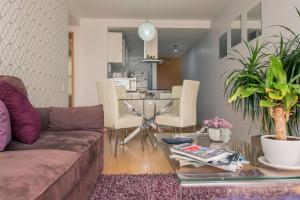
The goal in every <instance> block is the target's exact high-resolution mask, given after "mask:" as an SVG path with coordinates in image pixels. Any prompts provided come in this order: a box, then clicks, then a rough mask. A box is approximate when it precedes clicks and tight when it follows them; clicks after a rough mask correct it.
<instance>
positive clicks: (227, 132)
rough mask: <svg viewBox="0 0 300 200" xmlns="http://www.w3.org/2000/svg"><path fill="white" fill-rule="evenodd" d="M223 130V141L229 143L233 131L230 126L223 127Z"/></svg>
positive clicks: (221, 130)
mask: <svg viewBox="0 0 300 200" xmlns="http://www.w3.org/2000/svg"><path fill="white" fill-rule="evenodd" d="M220 132H221V137H222V141H223V142H224V143H228V142H229V140H230V138H231V131H230V129H228V128H221V129H220Z"/></svg>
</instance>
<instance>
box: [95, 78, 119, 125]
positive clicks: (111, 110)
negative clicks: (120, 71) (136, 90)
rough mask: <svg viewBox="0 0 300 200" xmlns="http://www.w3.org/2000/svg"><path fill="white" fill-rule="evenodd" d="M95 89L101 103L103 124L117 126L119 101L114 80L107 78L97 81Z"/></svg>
mask: <svg viewBox="0 0 300 200" xmlns="http://www.w3.org/2000/svg"><path fill="white" fill-rule="evenodd" d="M97 91H98V96H99V102H100V104H103V110H104V126H105V127H106V128H117V127H116V126H118V121H119V117H120V116H119V115H120V114H119V101H118V97H117V90H116V86H115V84H114V82H113V81H112V80H109V79H105V80H101V81H98V82H97Z"/></svg>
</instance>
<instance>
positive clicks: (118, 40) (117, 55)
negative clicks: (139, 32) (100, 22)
mask: <svg viewBox="0 0 300 200" xmlns="http://www.w3.org/2000/svg"><path fill="white" fill-rule="evenodd" d="M107 48H108V49H107V54H108V63H121V64H122V65H123V66H125V65H126V44H125V40H124V38H123V35H122V33H119V32H108V47H107Z"/></svg>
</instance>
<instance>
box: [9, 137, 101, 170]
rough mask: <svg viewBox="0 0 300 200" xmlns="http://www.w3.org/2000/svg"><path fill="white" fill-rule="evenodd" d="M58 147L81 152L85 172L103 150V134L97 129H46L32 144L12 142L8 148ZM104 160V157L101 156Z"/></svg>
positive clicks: (57, 148)
mask: <svg viewBox="0 0 300 200" xmlns="http://www.w3.org/2000/svg"><path fill="white" fill-rule="evenodd" d="M35 149H56V150H68V151H73V152H77V153H80V154H81V156H80V160H81V162H80V171H81V174H84V173H85V172H86V170H87V168H88V166H89V164H90V163H91V162H92V161H93V160H94V159H95V158H96V157H97V156H99V155H100V153H101V152H102V151H103V134H102V133H101V132H95V131H46V132H43V133H42V134H40V138H39V140H37V141H36V142H35V143H34V144H32V145H26V144H22V143H20V142H18V141H13V142H11V143H10V144H9V145H8V146H7V148H6V150H7V151H19V150H35ZM99 159H101V162H103V161H102V158H99Z"/></svg>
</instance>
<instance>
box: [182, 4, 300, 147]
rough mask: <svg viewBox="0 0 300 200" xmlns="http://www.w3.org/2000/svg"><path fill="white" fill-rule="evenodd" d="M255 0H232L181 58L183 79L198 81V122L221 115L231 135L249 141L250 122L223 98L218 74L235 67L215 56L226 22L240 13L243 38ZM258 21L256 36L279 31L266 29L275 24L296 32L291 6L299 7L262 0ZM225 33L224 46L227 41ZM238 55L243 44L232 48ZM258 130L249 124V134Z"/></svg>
mask: <svg viewBox="0 0 300 200" xmlns="http://www.w3.org/2000/svg"><path fill="white" fill-rule="evenodd" d="M258 2H260V1H259V0H255V1H254V0H243V1H241V0H233V1H232V2H231V3H230V4H229V5H228V6H227V7H226V8H225V9H224V10H223V11H222V12H221V13H219V15H218V16H216V17H215V18H214V19H213V20H212V22H211V26H212V29H211V30H210V31H209V32H208V33H207V34H206V36H205V37H204V38H202V39H201V40H200V41H199V42H198V43H197V44H195V46H194V47H192V49H190V51H188V53H187V54H186V56H185V58H184V67H183V78H184V79H195V80H200V81H201V85H200V91H199V98H198V121H199V122H202V121H203V120H204V119H206V118H212V117H215V116H219V117H223V118H225V119H227V120H228V121H230V122H232V123H233V125H234V128H233V137H234V138H235V139H241V140H246V141H249V139H250V137H249V135H248V131H249V128H250V124H251V121H250V120H243V119H242V116H241V114H240V113H234V111H233V110H232V109H231V106H230V105H229V104H228V103H227V100H226V99H225V97H224V89H223V87H224V79H221V76H222V75H223V74H224V72H226V71H227V70H230V69H233V68H235V66H237V64H232V63H230V62H228V61H226V62H225V61H224V60H220V59H219V58H218V52H219V47H218V42H219V37H220V36H221V35H222V34H223V33H225V32H226V31H229V30H230V28H229V27H230V23H231V21H232V20H233V19H235V18H236V17H237V16H238V15H240V14H242V23H243V29H242V36H243V39H246V29H245V22H246V13H247V12H248V11H249V10H250V9H251V8H253V7H254V6H255V5H256V4H257V3H258ZM261 2H262V23H263V27H264V28H263V35H262V36H261V37H260V38H259V39H260V40H264V39H265V37H266V36H270V35H274V34H276V33H277V34H278V33H279V29H278V28H266V27H268V26H271V25H275V24H282V25H285V26H288V27H291V28H292V29H293V30H295V31H296V32H298V33H300V18H299V16H298V15H297V13H296V11H295V8H294V6H295V5H296V6H297V7H300V1H299V0H262V1H261ZM229 36H230V34H228V42H227V43H228V47H229V45H230V44H231V41H230V38H229ZM235 48H236V49H237V50H238V51H240V52H241V53H242V54H244V55H245V54H246V50H245V47H244V46H243V45H238V46H236V47H235ZM258 133H259V128H257V127H253V129H252V131H251V134H252V135H255V134H258Z"/></svg>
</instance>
